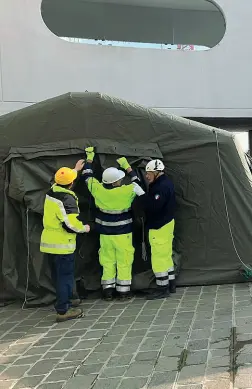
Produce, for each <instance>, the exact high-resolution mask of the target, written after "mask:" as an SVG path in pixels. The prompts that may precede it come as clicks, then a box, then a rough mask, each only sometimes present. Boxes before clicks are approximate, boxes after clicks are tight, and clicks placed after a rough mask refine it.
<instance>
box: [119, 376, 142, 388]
mask: <svg viewBox="0 0 252 389" xmlns="http://www.w3.org/2000/svg"><path fill="white" fill-rule="evenodd" d="M146 382H147V378H124V379H123V380H122V382H121V384H120V386H119V387H118V389H129V388H130V389H144V388H146V386H145V384H146Z"/></svg>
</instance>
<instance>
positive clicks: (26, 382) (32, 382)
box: [0, 375, 45, 389]
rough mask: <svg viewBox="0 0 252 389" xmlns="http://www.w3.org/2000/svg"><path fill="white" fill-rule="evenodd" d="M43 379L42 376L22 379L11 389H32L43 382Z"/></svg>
mask: <svg viewBox="0 0 252 389" xmlns="http://www.w3.org/2000/svg"><path fill="white" fill-rule="evenodd" d="M43 378H45V376H44V375H41V376H36V377H24V378H22V379H20V380H19V381H18V382H17V383H16V384H15V385H14V387H13V389H28V388H31V389H33V388H34V387H35V386H37V385H38V384H39V383H40V382H41V381H42V380H43ZM0 387H1V386H0ZM1 388H2V387H1Z"/></svg>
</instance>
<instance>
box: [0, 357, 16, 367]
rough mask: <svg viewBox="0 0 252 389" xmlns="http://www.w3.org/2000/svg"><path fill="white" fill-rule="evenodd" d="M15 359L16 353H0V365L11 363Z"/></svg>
mask: <svg viewBox="0 0 252 389" xmlns="http://www.w3.org/2000/svg"><path fill="white" fill-rule="evenodd" d="M16 359H17V356H16V355H8V356H5V355H0V364H1V365H8V364H11V363H13V362H14V361H15V360H16Z"/></svg>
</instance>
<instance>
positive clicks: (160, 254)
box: [149, 220, 175, 286]
mask: <svg viewBox="0 0 252 389" xmlns="http://www.w3.org/2000/svg"><path fill="white" fill-rule="evenodd" d="M173 237H174V220H172V221H171V222H170V223H168V224H166V225H165V226H163V227H161V228H160V229H158V230H150V231H149V241H150V245H151V264H152V270H153V273H154V274H155V277H156V283H157V285H158V286H168V285H169V280H174V279H175V273H174V264H173V260H172V242H173Z"/></svg>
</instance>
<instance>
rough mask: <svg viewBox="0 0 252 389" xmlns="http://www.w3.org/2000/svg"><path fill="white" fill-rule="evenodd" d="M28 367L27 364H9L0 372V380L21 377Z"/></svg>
mask: <svg viewBox="0 0 252 389" xmlns="http://www.w3.org/2000/svg"><path fill="white" fill-rule="evenodd" d="M29 368H30V366H29V365H26V366H10V367H8V368H7V369H6V370H4V371H3V372H2V373H1V374H0V380H12V379H18V378H21V377H22V376H23V375H24V374H25V372H26V371H27V370H28V369H29Z"/></svg>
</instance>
